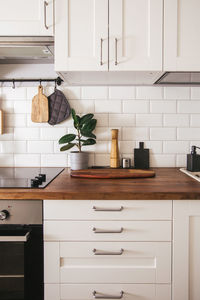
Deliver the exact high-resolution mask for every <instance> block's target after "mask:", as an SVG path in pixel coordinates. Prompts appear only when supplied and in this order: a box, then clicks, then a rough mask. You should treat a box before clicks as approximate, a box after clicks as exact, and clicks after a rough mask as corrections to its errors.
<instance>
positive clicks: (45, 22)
mask: <svg viewBox="0 0 200 300" xmlns="http://www.w3.org/2000/svg"><path fill="white" fill-rule="evenodd" d="M47 6H48V2H47V1H44V27H45V28H46V29H49V27H48V26H47Z"/></svg>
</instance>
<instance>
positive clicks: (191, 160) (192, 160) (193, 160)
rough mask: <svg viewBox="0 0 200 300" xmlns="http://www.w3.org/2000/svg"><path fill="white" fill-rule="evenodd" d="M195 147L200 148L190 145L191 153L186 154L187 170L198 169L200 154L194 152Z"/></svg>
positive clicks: (197, 170)
mask: <svg viewBox="0 0 200 300" xmlns="http://www.w3.org/2000/svg"><path fill="white" fill-rule="evenodd" d="M197 148H198V149H200V148H199V147H197V146H192V148H191V153H190V154H187V170H188V171H190V172H199V171H200V155H199V154H197V152H196V149H197Z"/></svg>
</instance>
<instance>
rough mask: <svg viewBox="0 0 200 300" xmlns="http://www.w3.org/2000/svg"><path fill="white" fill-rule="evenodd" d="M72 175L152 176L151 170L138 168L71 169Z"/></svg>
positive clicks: (94, 176)
mask: <svg viewBox="0 0 200 300" xmlns="http://www.w3.org/2000/svg"><path fill="white" fill-rule="evenodd" d="M71 176H72V177H83V178H104V179H105V178H107V179H108V178H147V177H154V176H155V171H153V170H140V169H84V170H71Z"/></svg>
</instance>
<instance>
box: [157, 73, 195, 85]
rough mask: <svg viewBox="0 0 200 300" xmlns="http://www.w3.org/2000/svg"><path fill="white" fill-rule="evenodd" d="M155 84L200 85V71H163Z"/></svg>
mask: <svg viewBox="0 0 200 300" xmlns="http://www.w3.org/2000/svg"><path fill="white" fill-rule="evenodd" d="M155 84H159V85H162V84H163V85H200V72H165V73H164V74H163V75H162V76H161V77H160V78H159V79H158V80H157V81H156V82H155Z"/></svg>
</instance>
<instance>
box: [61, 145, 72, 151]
mask: <svg viewBox="0 0 200 300" xmlns="http://www.w3.org/2000/svg"><path fill="white" fill-rule="evenodd" d="M75 145H76V144H74V143H69V144H67V145H65V146H62V147H61V148H60V151H66V150H69V149H71V148H72V147H74V146H75Z"/></svg>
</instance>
